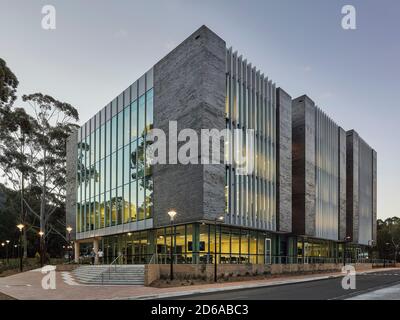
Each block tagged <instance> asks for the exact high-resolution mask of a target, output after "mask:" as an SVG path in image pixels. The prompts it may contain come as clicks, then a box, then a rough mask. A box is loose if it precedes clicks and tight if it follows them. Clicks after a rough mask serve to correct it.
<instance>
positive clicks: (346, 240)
mask: <svg viewBox="0 0 400 320" xmlns="http://www.w3.org/2000/svg"><path fill="white" fill-rule="evenodd" d="M348 241H350V237H349V236H347V237H346V238H344V242H343V266H345V265H346V249H347V248H346V247H347V246H346V245H347V242H348Z"/></svg>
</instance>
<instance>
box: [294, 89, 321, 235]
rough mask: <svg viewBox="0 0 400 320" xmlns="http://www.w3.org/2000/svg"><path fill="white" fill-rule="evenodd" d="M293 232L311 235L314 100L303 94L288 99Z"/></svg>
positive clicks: (312, 233)
mask: <svg viewBox="0 0 400 320" xmlns="http://www.w3.org/2000/svg"><path fill="white" fill-rule="evenodd" d="M292 141H293V144H292V146H293V149H292V152H293V153H292V157H293V160H292V161H293V165H292V168H293V170H292V172H293V188H292V190H293V203H292V208H293V209H292V212H293V218H292V219H293V224H292V225H293V232H294V233H295V234H297V235H307V236H311V237H313V236H315V218H316V216H315V104H314V102H313V101H312V100H311V99H310V98H309V97H308V96H306V95H303V96H301V97H298V98H296V99H294V100H293V102H292Z"/></svg>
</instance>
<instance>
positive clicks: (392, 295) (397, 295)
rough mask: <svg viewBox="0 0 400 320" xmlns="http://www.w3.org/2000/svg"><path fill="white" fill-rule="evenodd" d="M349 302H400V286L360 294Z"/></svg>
mask: <svg viewBox="0 0 400 320" xmlns="http://www.w3.org/2000/svg"><path fill="white" fill-rule="evenodd" d="M347 300H400V284H398V285H395V286H392V287H387V288H382V289H378V290H374V291H371V292H367V293H364V294H360V295H358V296H356V297H353V298H350V299H347Z"/></svg>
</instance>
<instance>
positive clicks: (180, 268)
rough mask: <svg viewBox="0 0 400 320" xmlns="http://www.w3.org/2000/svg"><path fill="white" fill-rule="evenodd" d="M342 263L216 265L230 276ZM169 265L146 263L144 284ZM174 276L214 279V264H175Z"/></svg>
mask: <svg viewBox="0 0 400 320" xmlns="http://www.w3.org/2000/svg"><path fill="white" fill-rule="evenodd" d="M354 266H355V268H356V270H357V271H363V270H370V269H372V264H370V263H357V264H355V265H354ZM342 267H343V265H342V264H341V263H325V264H272V265H264V264H219V265H218V266H217V273H218V278H222V277H228V276H229V277H232V276H257V275H278V274H296V273H318V272H329V271H331V272H340V271H341V270H342ZM169 273H170V265H168V264H160V265H157V264H152V265H146V269H145V285H150V284H151V283H152V282H153V281H155V280H158V279H160V278H168V277H169ZM174 277H175V278H176V279H181V280H190V279H203V280H212V279H214V265H213V264H208V265H201V264H175V265H174Z"/></svg>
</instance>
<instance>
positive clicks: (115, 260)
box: [101, 254, 123, 284]
mask: <svg viewBox="0 0 400 320" xmlns="http://www.w3.org/2000/svg"><path fill="white" fill-rule="evenodd" d="M121 257H123V254H120V255H119V256H118V257H116V258H115V259H114V260H113V261H112V262H111V263H110V265H109V266H108V268H107V269H106V270H105V271H103V272H102V273H101V284H103V283H104V274H105V273H107V272H108V279H110V278H111V268H112V267H113V265H114V264H115V271H117V264H116V262H117V260H118V259H119V258H121Z"/></svg>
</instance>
